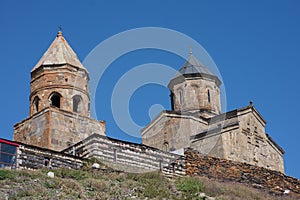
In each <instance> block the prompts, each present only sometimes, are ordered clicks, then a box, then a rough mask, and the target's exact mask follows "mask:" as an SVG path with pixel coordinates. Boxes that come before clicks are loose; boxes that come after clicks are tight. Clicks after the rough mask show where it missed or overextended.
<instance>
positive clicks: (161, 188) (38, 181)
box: [0, 165, 295, 200]
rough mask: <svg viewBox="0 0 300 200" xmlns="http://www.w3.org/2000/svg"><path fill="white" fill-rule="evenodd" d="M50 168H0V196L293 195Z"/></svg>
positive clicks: (187, 180)
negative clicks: (30, 169)
mask: <svg viewBox="0 0 300 200" xmlns="http://www.w3.org/2000/svg"><path fill="white" fill-rule="evenodd" d="M51 171H52V172H54V174H55V177H54V178H50V177H47V173H48V172H49V169H41V170H37V171H28V170H4V169H2V170H0V199H1V200H2V199H220V200H221V199H243V200H247V199H249V200H252V199H283V198H284V199H295V198H292V197H288V196H285V197H283V196H281V197H275V196H272V195H269V194H267V193H265V192H262V191H258V190H255V189H253V188H249V187H246V186H243V185H241V184H237V183H219V182H216V181H212V180H209V179H207V178H201V177H184V178H174V179H168V178H166V177H164V176H162V175H161V174H160V173H158V172H151V173H145V174H128V173H123V172H118V171H114V170H112V169H109V168H107V167H105V166H102V167H101V169H100V170H93V169H91V167H90V165H87V166H85V167H84V168H83V169H82V170H72V169H57V170H51ZM203 193H205V194H206V195H207V196H209V197H203V196H204V194H203ZM210 197H212V198H210Z"/></svg>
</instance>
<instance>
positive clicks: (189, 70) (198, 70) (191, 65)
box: [176, 53, 216, 77]
mask: <svg viewBox="0 0 300 200" xmlns="http://www.w3.org/2000/svg"><path fill="white" fill-rule="evenodd" d="M185 74H207V75H211V76H216V75H214V74H213V73H212V72H211V71H210V70H209V69H208V68H207V67H205V66H204V65H203V64H202V63H200V62H199V61H198V60H197V59H196V58H195V57H194V56H193V54H192V53H191V54H190V57H189V58H188V59H187V60H186V62H185V63H184V64H183V66H182V67H181V68H180V69H179V71H178V74H177V75H176V77H177V76H181V75H185Z"/></svg>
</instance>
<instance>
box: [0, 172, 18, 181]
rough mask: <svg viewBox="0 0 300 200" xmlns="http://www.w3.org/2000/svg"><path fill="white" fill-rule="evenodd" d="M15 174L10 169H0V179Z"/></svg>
mask: <svg viewBox="0 0 300 200" xmlns="http://www.w3.org/2000/svg"><path fill="white" fill-rule="evenodd" d="M13 178H15V174H14V173H13V172H12V171H10V170H0V180H5V179H13Z"/></svg>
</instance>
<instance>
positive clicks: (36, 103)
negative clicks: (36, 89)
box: [32, 96, 40, 113]
mask: <svg viewBox="0 0 300 200" xmlns="http://www.w3.org/2000/svg"><path fill="white" fill-rule="evenodd" d="M39 102H40V98H39V97H38V96H35V97H34V99H33V102H32V105H33V110H34V112H35V113H36V112H39Z"/></svg>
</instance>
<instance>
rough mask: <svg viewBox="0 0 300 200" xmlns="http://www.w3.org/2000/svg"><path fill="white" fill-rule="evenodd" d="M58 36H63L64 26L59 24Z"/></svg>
mask: <svg viewBox="0 0 300 200" xmlns="http://www.w3.org/2000/svg"><path fill="white" fill-rule="evenodd" d="M57 36H62V27H61V25H59V27H58V33H57Z"/></svg>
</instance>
